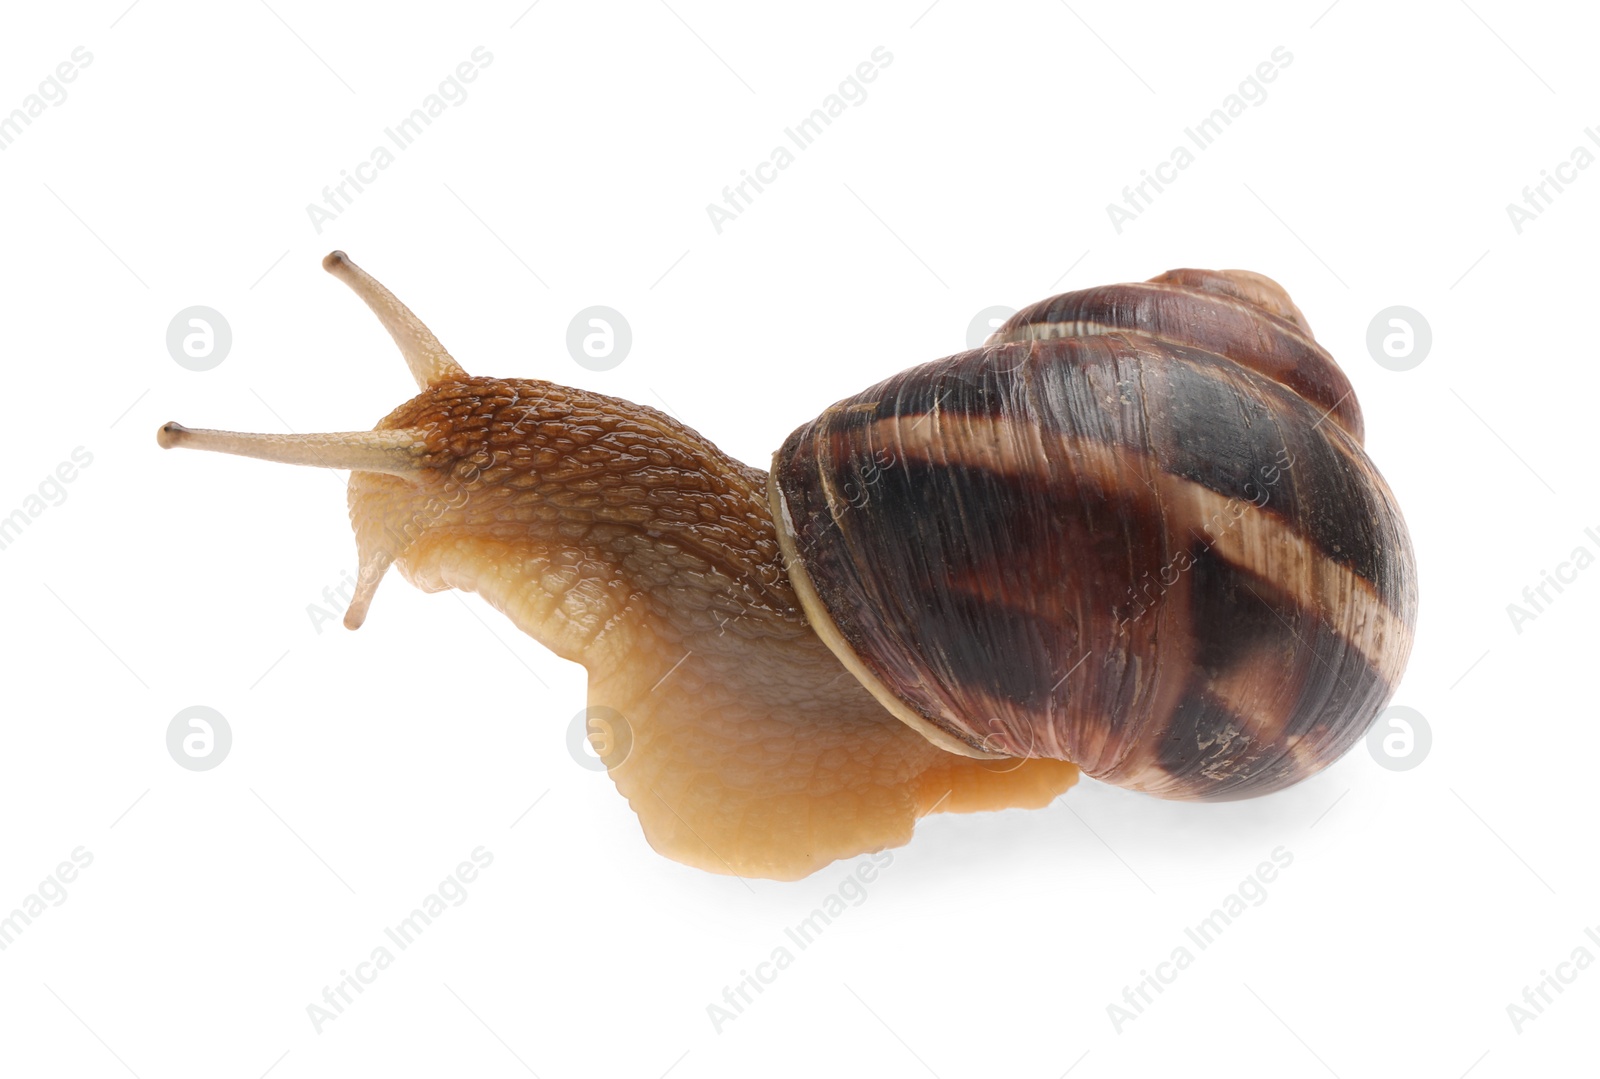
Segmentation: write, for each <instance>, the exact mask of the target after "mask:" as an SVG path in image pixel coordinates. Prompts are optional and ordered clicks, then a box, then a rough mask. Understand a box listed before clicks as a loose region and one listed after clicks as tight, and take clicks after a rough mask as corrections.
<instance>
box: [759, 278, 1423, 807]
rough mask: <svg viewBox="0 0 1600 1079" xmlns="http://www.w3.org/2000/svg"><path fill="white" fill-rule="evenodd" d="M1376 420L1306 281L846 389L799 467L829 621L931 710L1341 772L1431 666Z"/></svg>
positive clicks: (1247, 290) (1100, 760) (1031, 339)
mask: <svg viewBox="0 0 1600 1079" xmlns="http://www.w3.org/2000/svg"><path fill="white" fill-rule="evenodd" d="M1140 320H1144V321H1140ZM1130 322H1138V323H1139V324H1138V325H1127V323H1130ZM1229 335H1231V336H1229ZM1360 430H1361V421H1360V412H1359V409H1358V408H1357V407H1356V405H1355V401H1354V398H1353V396H1352V395H1351V394H1350V393H1349V389H1348V382H1347V381H1346V380H1345V379H1344V376H1343V374H1342V373H1340V372H1339V370H1338V368H1337V367H1336V366H1335V365H1334V364H1333V361H1332V359H1331V358H1330V357H1328V356H1327V353H1326V352H1324V351H1323V350H1322V349H1321V348H1320V347H1318V346H1317V345H1316V344H1315V342H1314V341H1312V340H1311V338H1310V334H1309V330H1307V329H1306V327H1305V322H1304V319H1303V317H1301V316H1300V314H1299V312H1298V310H1297V309H1295V308H1294V305H1293V304H1292V303H1291V302H1289V300H1288V297H1287V296H1286V295H1282V290H1281V289H1277V287H1276V286H1275V285H1272V283H1271V282H1270V281H1267V279H1265V278H1260V277H1258V276H1257V275H1244V274H1238V273H1237V272H1235V271H1229V272H1227V273H1225V274H1211V273H1208V272H1205V271H1174V272H1173V273H1172V274H1168V275H1164V276H1163V278H1158V279H1157V280H1156V281H1155V282H1152V283H1146V284H1144V285H1123V286H1112V287H1110V288H1107V289H1091V290H1087V291H1085V292H1079V293H1073V294H1069V295H1066V296H1060V297H1055V298H1053V299H1051V300H1046V301H1043V302H1042V303H1039V304H1035V305H1033V306H1032V307H1030V308H1027V309H1025V310H1023V311H1021V312H1019V313H1018V314H1017V315H1016V316H1014V317H1013V318H1012V319H1011V320H1010V321H1009V322H1007V323H1006V325H1005V326H1003V327H1002V328H1001V329H1000V331H998V332H997V334H996V335H995V338H994V339H992V342H991V343H990V344H989V345H986V346H985V347H983V348H981V349H976V350H973V351H970V352H966V353H961V354H958V355H955V356H951V357H948V358H946V359H944V360H938V361H934V362H933V363H930V364H925V365H923V366H921V367H919V368H913V369H911V370H910V371H906V372H903V373H901V374H900V375H897V376H895V377H893V378H890V379H887V380H885V381H884V382H882V383H879V384H878V385H877V386H874V387H872V388H870V389H868V390H866V391H863V392H862V393H860V394H857V395H856V396H854V397H851V398H849V399H847V400H845V401H842V402H840V403H839V404H837V405H835V406H833V407H832V408H830V409H828V410H827V411H825V412H824V413H823V414H822V415H821V416H819V417H818V418H817V419H816V420H814V421H812V422H811V423H809V424H806V425H805V426H803V427H801V428H800V429H799V430H797V431H796V432H795V433H794V434H793V435H791V436H790V438H789V439H788V440H787V441H786V442H785V444H784V446H783V447H782V448H781V449H780V450H779V451H778V453H777V454H776V455H775V457H774V463H773V475H772V483H773V485H774V492H775V499H774V501H775V503H777V504H778V505H779V507H780V510H781V512H782V515H783V516H782V520H781V522H780V530H781V531H783V532H784V533H785V535H784V542H785V545H786V547H787V548H788V549H789V553H790V554H791V559H790V561H791V565H792V569H791V573H792V574H793V575H794V576H795V577H796V579H797V583H799V582H803V584H802V587H801V589H800V590H801V592H802V593H805V594H808V595H810V596H812V597H813V598H814V602H813V603H808V615H809V616H810V617H811V618H812V621H813V623H819V622H823V623H825V624H826V631H825V632H824V634H823V635H824V637H825V639H828V640H829V642H830V644H831V645H832V646H833V647H835V650H836V651H840V652H841V658H845V659H846V662H847V663H851V662H852V661H853V662H854V664H856V665H857V666H859V667H861V668H864V669H865V670H866V671H867V672H868V674H869V676H870V677H869V678H864V679H863V680H864V681H868V684H869V686H871V684H872V680H876V681H877V682H878V683H879V684H880V685H881V686H884V687H889V689H891V690H892V692H893V693H894V694H895V696H896V697H897V698H898V699H899V701H900V702H901V704H902V705H903V707H904V708H905V709H906V710H909V711H910V712H912V713H914V717H915V718H917V719H918V720H919V721H922V722H926V723H927V724H930V725H932V726H933V727H935V728H937V729H938V731H940V732H942V734H943V735H945V736H948V737H953V738H955V739H958V740H960V741H961V742H962V743H963V744H964V745H965V746H967V747H969V748H970V749H971V750H972V751H974V752H977V753H1001V754H1004V755H1009V756H1019V757H1030V756H1031V757H1055V758H1060V759H1066V760H1072V761H1074V762H1076V763H1078V764H1079V765H1080V766H1081V767H1082V768H1083V770H1084V771H1085V772H1086V773H1088V774H1089V775H1092V776H1096V777H1098V778H1102V779H1105V780H1107V781H1110V782H1113V783H1118V784H1120V785H1123V786H1129V787H1133V788H1136V789H1140V790H1145V791H1149V792H1151V793H1154V794H1159V795H1163V796H1166V797H1175V798H1199V799H1227V798H1238V797H1247V796H1250V795H1255V794H1262V793H1266V792H1268V791H1271V790H1276V789H1278V788H1281V787H1284V786H1287V785H1289V784H1291V783H1293V782H1296V781H1297V780H1299V779H1302V778H1304V777H1305V776H1307V775H1310V774H1312V773H1313V772H1316V771H1318V770H1320V769H1321V768H1323V767H1325V766H1326V765H1327V764H1329V763H1331V762H1332V761H1334V760H1336V759H1337V758H1338V757H1339V756H1340V755H1342V754H1343V753H1344V752H1345V751H1346V750H1347V749H1348V748H1349V747H1350V746H1351V745H1352V744H1354V742H1355V741H1356V740H1358V739H1359V738H1360V737H1361V735H1362V734H1363V733H1364V732H1365V731H1366V729H1367V727H1368V726H1369V725H1370V723H1371V721H1372V719H1373V718H1374V717H1375V716H1376V714H1377V712H1378V711H1379V710H1380V709H1381V708H1382V707H1383V705H1384V704H1385V703H1386V702H1387V700H1388V698H1389V696H1390V694H1391V693H1392V691H1393V688H1394V685H1395V683H1396V682H1397V681H1398V678H1399V675H1400V672H1401V670H1402V669H1403V667H1404V664H1405V660H1406V658H1407V656H1408V654H1409V651H1410V644H1411V632H1412V624H1413V622H1414V618H1415V607H1416V585H1415V569H1414V566H1413V561H1412V554H1411V547H1410V541H1409V539H1408V537H1407V535H1406V531H1405V527H1404V523H1403V521H1402V519H1401V517H1400V514H1399V511H1398V508H1397V507H1396V505H1395V503H1394V499H1393V496H1392V495H1391V494H1390V492H1389V490H1388V487H1387V486H1386V485H1385V484H1384V482H1383V480H1382V478H1381V477H1380V476H1379V475H1378V473H1377V472H1376V470H1375V469H1374V468H1373V466H1372V464H1371V462H1370V461H1368V459H1367V458H1366V455H1365V453H1364V451H1363V450H1362V448H1361V446H1360V442H1359V437H1360ZM819 628H823V627H820V626H819ZM846 651H847V652H848V656H846V655H845V652H846Z"/></svg>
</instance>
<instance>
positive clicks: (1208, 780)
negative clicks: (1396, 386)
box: [158, 251, 1417, 880]
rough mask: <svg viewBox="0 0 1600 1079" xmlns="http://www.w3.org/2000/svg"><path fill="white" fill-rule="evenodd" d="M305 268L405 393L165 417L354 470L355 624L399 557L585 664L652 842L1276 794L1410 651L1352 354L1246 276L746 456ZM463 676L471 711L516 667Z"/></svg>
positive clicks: (173, 437)
mask: <svg viewBox="0 0 1600 1079" xmlns="http://www.w3.org/2000/svg"><path fill="white" fill-rule="evenodd" d="M323 266H324V268H325V269H327V270H328V271H330V272H331V273H333V274H334V275H335V276H337V277H338V278H339V279H340V280H342V281H343V282H344V283H345V284H347V285H348V286H350V287H351V288H352V289H353V290H354V291H355V292H356V294H357V295H358V296H360V297H361V298H362V299H363V300H364V301H365V302H366V303H367V305H368V306H369V307H370V308H371V309H372V310H373V312H374V313H375V314H376V315H377V316H378V318H379V320H380V321H381V322H382V323H383V325H384V327H385V328H386V329H387V330H388V331H389V333H390V335H391V336H392V337H393V338H394V341H395V343H396V344H397V345H398V346H399V348H400V351H401V353H402V354H403V356H404V357H405V360H406V362H407V364H408V366H409V367H410V370H411V373H412V375H413V376H414V378H415V379H416V382H417V385H418V387H419V389H420V392H419V394H418V395H417V396H416V397H414V398H412V399H411V400H410V401H407V402H406V403H405V404H403V405H401V406H400V407H399V408H397V409H395V410H394V411H393V412H391V413H389V415H387V416H385V417H384V418H383V419H382V420H380V421H379V422H378V424H377V426H376V427H375V428H374V429H372V430H370V431H356V432H349V433H342V434H290V435H282V434H237V433H231V432H222V431H209V430H190V429H188V428H184V427H182V426H179V425H178V424H176V423H168V424H166V425H164V426H163V427H161V428H160V431H159V432H158V441H159V443H160V445H162V446H163V447H173V446H186V447H190V448H194V449H203V450H218V451H222V452H224V453H233V454H240V455H244V456H248V457H258V458H263V459H266V460H271V461H282V462H288V463H293V464H306V465H321V466H325V467H332V468H340V469H349V470H350V472H351V476H350V483H349V507H350V519H351V524H352V526H353V529H354V531H355V537H356V543H357V546H358V549H359V555H360V571H359V574H358V583H357V587H356V590H355V595H354V598H353V599H352V601H351V603H350V606H349V609H348V611H347V612H346V614H345V617H344V622H345V625H346V626H348V627H350V628H352V629H354V628H356V627H358V626H360V625H361V623H362V621H363V620H364V618H365V617H366V614H367V611H368V608H369V605H370V604H371V602H372V599H373V595H374V593H375V591H376V589H377V587H378V583H379V581H380V580H381V579H382V578H383V576H384V574H385V572H386V571H387V569H388V567H389V566H391V565H394V566H396V567H398V569H399V571H400V573H401V574H402V575H403V576H404V577H405V578H406V579H407V580H409V581H410V582H411V583H412V584H414V585H416V586H417V587H418V588H421V589H423V590H425V591H439V590H443V589H447V588H456V589H461V590H463V591H468V592H476V593H478V594H480V595H481V596H483V597H484V599H486V600H487V601H488V602H489V603H490V604H491V605H493V606H494V607H496V608H497V609H498V610H500V611H501V612H503V613H504V614H505V615H506V616H508V617H509V618H510V619H511V621H512V622H513V623H514V624H515V625H516V626H517V627H519V628H520V629H521V630H523V631H524V632H526V633H528V634H529V635H531V636H532V637H534V638H535V639H536V640H537V641H539V642H540V643H542V644H543V645H545V646H546V647H548V648H550V649H551V650H553V651H554V652H555V653H556V654H558V655H560V656H562V657H564V658H567V659H571V660H575V661H577V662H579V663H581V664H583V665H584V666H585V667H586V668H587V670H588V676H589V691H588V697H589V705H590V708H591V712H592V713H598V712H600V711H601V710H604V709H610V710H614V711H613V712H606V713H605V714H607V715H615V716H616V717H619V718H618V719H617V720H616V722H618V723H621V724H623V725H625V728H626V737H614V738H612V739H610V740H609V743H610V744H609V748H608V749H606V751H605V752H603V753H602V760H603V761H604V762H605V764H606V765H607V767H608V771H609V773H610V775H611V778H612V779H613V781H614V782H615V784H616V786H617V788H618V790H619V791H620V792H621V793H622V794H623V795H624V796H625V797H626V798H627V800H628V802H629V804H630V806H631V807H632V809H633V810H634V812H635V813H636V814H637V816H638V818H639V822H640V824H641V826H642V828H643V831H644V834H645V837H646V838H647V839H648V841H649V842H650V844H651V845H652V846H653V847H654V848H655V849H656V850H657V851H659V852H660V853H662V854H664V855H666V856H667V857H669V858H673V859H676V860H678V861H680V862H684V863H687V864H689V865H692V866H698V867H700V868H702V869H706V870H709V871H712V872H717V873H732V874H738V875H740V876H747V877H748V876H755V877H765V878H771V879H780V880H788V879H796V878H799V877H803V876H805V875H807V874H809V873H811V872H813V871H815V870H816V869H818V868H820V867H822V866H824V865H827V864H828V863H830V862H832V861H834V860H836V859H839V858H845V857H850V856H853V855H857V854H861V853H867V852H876V851H879V850H882V849H884V848H887V847H893V846H898V845H901V844H904V843H906V842H908V841H909V840H910V838H911V834H912V830H913V826H914V825H915V823H916V821H917V820H918V819H919V818H920V817H923V816H925V815H927V814H930V813H934V812H970V811H977V810H992V809H1001V808H1008V807H1021V808H1037V807H1041V806H1044V805H1047V804H1048V803H1050V802H1052V801H1053V800H1054V799H1055V798H1056V797H1057V796H1058V795H1060V794H1061V793H1062V792H1064V791H1066V790H1067V789H1068V788H1069V787H1071V786H1072V785H1073V784H1074V783H1075V782H1076V781H1077V779H1078V777H1079V772H1080V769H1081V770H1082V772H1083V773H1086V774H1088V775H1089V776H1092V777H1094V778H1096V779H1099V780H1102V781H1105V782H1108V783H1113V784H1117V785H1120V786H1123V787H1127V788H1131V789H1134V790H1139V791H1145V792H1148V793H1150V794H1152V795H1157V796H1160V797H1164V798H1175V799H1189V800H1195V801H1217V800H1228V799H1236V798H1245V797H1250V796H1254V795H1259V794H1265V793H1268V792H1271V791H1276V790H1279V789H1281V788H1283V787H1286V786H1288V785H1290V784H1292V783H1295V782H1297V781H1299V780H1301V779H1304V778H1306V777H1307V776H1310V775H1312V774H1314V773H1316V772H1318V771H1320V770H1321V769H1323V768H1325V767H1326V766H1328V765H1329V764H1331V763H1332V762H1333V761H1335V760H1337V759H1338V758H1339V757H1340V756H1341V755H1342V754H1343V753H1344V752H1345V751H1346V750H1347V749H1349V748H1350V747H1351V746H1352V745H1353V744H1354V743H1355V742H1356V741H1357V740H1359V739H1360V738H1361V737H1362V735H1363V734H1364V733H1365V731H1366V730H1367V728H1368V726H1369V725H1370V724H1371V723H1372V721H1373V719H1374V718H1375V717H1376V716H1377V714H1378V712H1379V711H1380V710H1381V709H1382V708H1383V706H1384V705H1385V704H1386V703H1387V701H1388V699H1389V698H1390V696H1391V694H1392V693H1393V691H1394V688H1395V685H1396V683H1397V681H1398V679H1399V677H1400V674H1401V672H1402V670H1403V669H1404V667H1405V663H1406V660H1407V658H1408V656H1409V653H1410V649H1411V641H1412V635H1413V626H1414V623H1415V618H1416V608H1417V591H1416V569H1415V564H1414V559H1413V554H1412V549H1411V544H1410V540H1409V538H1408V536H1407V533H1406V528H1405V524H1404V521H1403V520H1402V517H1401V514H1400V510H1399V507H1398V506H1397V505H1396V502H1395V499H1394V496H1393V494H1392V493H1391V492H1390V490H1389V487H1388V486H1387V484H1386V483H1385V482H1384V480H1383V479H1382V477H1381V476H1380V475H1379V474H1378V472H1377V470H1376V469H1375V468H1374V466H1373V465H1372V463H1371V461H1370V460H1369V459H1368V458H1367V455H1366V453H1365V451H1364V450H1363V448H1362V419H1361V412H1360V409H1359V407H1358V406H1357V404H1356V400H1355V397H1354V395H1353V393H1352V391H1351V387H1350V383H1349V381H1348V380H1347V379H1346V378H1345V376H1344V374H1343V373H1342V372H1341V371H1340V370H1339V368H1338V366H1337V365H1336V364H1335V362H1334V361H1333V359H1332V357H1331V356H1330V355H1329V354H1328V353H1327V352H1326V351H1325V350H1324V349H1323V348H1322V347H1321V346H1319V345H1318V344H1317V343H1316V341H1315V340H1314V338H1313V336H1312V334H1311V330H1310V328H1309V326H1308V325H1307V323H1306V320H1305V318H1304V317H1303V316H1302V315H1301V313H1300V311H1299V310H1298V309H1297V308H1296V307H1295V305H1294V303H1293V302H1292V301H1291V300H1290V299H1289V297H1288V294H1287V293H1286V292H1285V291H1284V290H1283V289H1282V288H1281V287H1280V286H1279V285H1277V284H1276V283H1275V282H1273V281H1271V280H1270V279H1268V278H1266V277H1262V276H1260V275H1258V274H1253V273H1247V272H1243V271H1236V270H1227V271H1202V270H1174V271H1171V272H1169V273H1166V274H1163V275H1161V276H1159V277H1156V278H1153V279H1152V280H1150V281H1148V282H1144V283H1140V284H1124V285H1114V286H1110V287H1104V288H1093V289H1088V290H1085V291H1080V292H1073V293H1068V294H1065V295H1061V296H1056V297H1053V298H1051V299H1048V300H1044V301H1041V302H1039V303H1036V304H1033V305H1032V306H1030V307H1027V308H1024V309H1023V310H1021V311H1019V312H1017V313H1016V314H1015V315H1014V316H1012V317H1011V318H1010V319H1009V320H1008V321H1006V322H1005V323H1004V324H1003V325H1002V326H1000V328H999V329H998V330H996V331H995V333H994V334H993V335H992V336H991V337H990V338H989V340H988V341H987V342H986V343H985V344H984V345H983V346H982V347H980V348H977V349H972V350H969V351H966V352H961V353H958V354H955V355H952V356H949V357H946V358H944V359H940V360H935V361H933V362H930V363H924V364H922V365H921V366H917V367H912V368H910V369H909V370H906V371H904V372H902V373H900V374H898V375H895V376H893V377H891V378H888V379H885V380H884V381H882V382H879V383H878V384H877V385H875V386H872V387H870V388H869V389H866V390H863V391H861V392H860V393H857V394H855V395H854V396H851V397H848V398H846V399H844V400H842V401H840V402H839V403H838V404H835V405H833V406H832V407H830V408H828V409H826V410H825V411H824V412H823V413H822V414H821V415H820V416H818V417H817V418H815V419H813V420H811V421H810V422H808V423H806V424H804V425H802V426H801V427H800V428H799V429H798V430H796V431H794V432H793V433H792V434H791V435H789V437H788V438H787V439H786V440H785V441H784V442H783V443H782V445H781V446H780V448H779V449H778V450H777V452H776V453H775V454H774V456H773V461H772V468H771V471H770V472H762V471H761V470H759V469H756V468H752V467H749V466H747V465H744V464H742V463H740V462H738V461H736V460H733V459H732V458H730V457H728V456H727V455H725V454H723V453H722V452H721V451H719V450H718V449H717V448H716V447H715V446H714V445H712V444H711V443H710V442H709V441H707V440H706V439H705V438H703V437H702V436H701V435H699V434H697V433H696V432H694V431H693V430H690V429H689V428H688V427H687V426H685V425H684V424H682V423H680V422H678V421H677V420H675V419H673V418H671V417H669V416H667V415H665V414H663V413H661V412H659V411H657V410H655V409H653V408H648V407H644V406H641V405H636V404H632V403H630V402H628V401H624V400H620V399H617V398H614V397H608V396H605V395H603V394H599V393H591V392H588V391H585V390H581V389H576V388H572V387H567V386H563V385H559V384H556V383H553V382H546V381H540V380H534V379H511V378H491V377H486V376H473V375H468V374H467V373H466V372H465V371H464V370H463V369H462V368H461V367H460V366H459V365H458V364H457V363H456V361H455V360H454V359H453V358H452V357H451V356H450V354H449V353H448V352H446V351H445V349H444V347H443V346H441V345H440V343H439V342H438V340H437V339H436V338H435V337H434V336H433V334H432V333H430V332H429V331H428V329H427V327H425V326H424V325H423V323H422V322H421V321H420V320H419V319H418V318H417V317H416V316H415V315H413V314H412V313H411V311H410V310H409V309H407V308H406V307H405V306H404V305H403V304H401V303H400V302H399V301H398V300H396V299H395V297H394V296H393V295H392V294H391V293H390V292H389V291H388V290H387V289H385V288H384V287H383V286H382V285H380V284H379V283H378V282H377V281H375V280H374V279H373V278H372V277H370V276H369V275H368V274H367V273H366V272H364V271H363V270H361V269H360V268H359V267H357V266H356V265H355V264H354V263H353V262H351V261H350V259H349V258H347V257H346V256H345V255H344V254H343V253H342V252H338V251H335V252H333V253H332V254H330V255H329V256H328V257H327V258H326V259H325V260H324V262H323ZM450 676H451V677H453V678H456V679H460V680H461V681H462V683H463V688H464V689H466V688H469V687H470V690H471V692H470V693H463V695H462V708H463V709H464V710H465V709H471V708H495V707H503V706H504V704H505V703H506V702H505V698H506V697H509V696H510V694H511V688H510V687H496V686H493V685H482V684H478V682H477V680H476V679H475V676H474V674H473V672H471V671H457V672H451V675H450ZM497 693H500V694H501V696H500V697H499V699H498V700H497ZM614 733H616V732H614Z"/></svg>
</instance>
